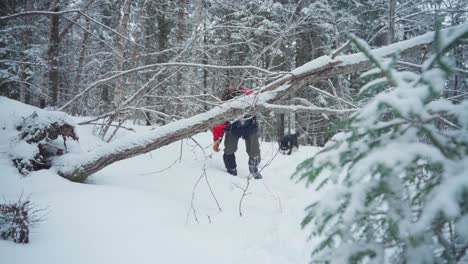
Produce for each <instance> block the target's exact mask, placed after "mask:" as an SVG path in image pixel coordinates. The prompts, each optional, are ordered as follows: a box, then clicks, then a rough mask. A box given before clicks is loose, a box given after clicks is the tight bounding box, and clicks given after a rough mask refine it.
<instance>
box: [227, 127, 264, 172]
mask: <svg viewBox="0 0 468 264" xmlns="http://www.w3.org/2000/svg"><path fill="white" fill-rule="evenodd" d="M239 138H240V136H237V135H235V134H233V133H230V132H228V133H226V135H225V136H224V155H223V160H224V165H225V166H226V169H228V170H229V169H235V168H236V167H237V164H236V156H235V154H234V153H235V152H236V150H237V144H238V143H239ZM245 148H246V150H247V154H248V155H249V171H250V172H258V164H260V160H261V156H260V144H259V142H258V134H257V132H255V133H253V134H251V135H250V136H248V137H247V138H245Z"/></svg>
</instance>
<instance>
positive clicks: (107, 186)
mask: <svg viewBox="0 0 468 264" xmlns="http://www.w3.org/2000/svg"><path fill="white" fill-rule="evenodd" d="M33 110H34V109H33V108H32V107H28V106H24V105H21V104H19V103H16V102H13V101H11V100H8V99H5V98H3V97H0V112H1V113H0V195H1V196H2V197H4V199H5V200H16V199H17V198H18V197H19V195H20V194H21V193H24V194H25V195H30V199H31V200H32V201H33V202H34V203H35V204H37V205H39V206H41V207H47V215H46V220H45V221H43V222H41V223H40V224H39V225H37V226H36V227H35V228H34V229H33V232H34V233H33V234H32V236H31V242H30V243H29V244H26V245H20V244H14V243H13V242H12V241H3V240H0V256H1V259H2V263H8V264H10V263H11V264H13V263H47V264H50V263H113V264H118V263H184V264H185V263H204V264H211V263H216V264H219V263H255V264H259V263H280V264H286V263H307V262H308V261H309V260H310V252H311V250H312V248H311V242H307V237H308V235H309V233H308V231H304V230H301V228H300V222H301V220H302V218H303V216H304V211H303V210H304V208H305V207H306V206H307V205H308V204H309V202H310V201H311V198H312V197H313V195H314V192H313V191H312V190H309V189H306V188H305V187H304V184H303V183H299V184H295V183H294V181H292V180H291V179H290V176H291V174H292V173H293V172H294V170H295V167H296V166H297V164H298V163H299V162H301V161H302V160H304V159H305V158H308V157H310V156H311V155H313V154H314V153H315V152H316V151H317V149H315V148H312V147H303V146H301V148H300V149H299V150H298V151H295V152H293V154H292V155H291V156H285V155H282V154H277V144H272V143H262V146H261V148H262V156H263V161H262V164H261V167H263V166H265V167H264V168H263V170H262V174H263V176H264V179H263V180H251V181H250V186H249V188H248V196H246V197H245V198H244V200H243V204H242V213H243V216H242V217H240V216H239V202H240V199H241V197H242V193H243V191H242V190H241V188H243V187H245V185H246V183H247V179H246V177H247V176H248V167H247V155H246V152H245V146H244V145H243V141H240V144H239V150H238V151H237V157H238V170H239V174H240V175H239V176H238V177H233V176H230V175H229V174H227V173H226V172H225V171H224V166H223V163H222V154H221V153H213V152H212V151H211V147H210V144H211V140H212V139H211V138H212V137H211V134H210V133H202V134H199V135H197V136H195V137H194V139H195V140H196V141H197V142H198V144H200V145H201V146H202V147H203V148H204V149H203V150H201V148H200V147H199V146H198V145H197V144H196V143H195V142H194V141H192V140H183V141H182V142H176V143H174V144H171V145H169V146H166V147H163V148H161V149H158V150H155V151H153V152H151V153H148V154H145V155H141V156H137V157H135V158H132V159H128V160H124V161H121V162H117V163H115V164H113V165H111V166H109V167H107V168H105V169H104V170H102V171H99V172H98V173H96V174H95V175H93V176H92V177H90V178H89V179H88V181H87V183H88V184H78V183H72V182H69V181H67V180H65V179H63V178H61V177H59V176H57V175H56V174H55V173H53V172H52V171H48V170H43V171H38V172H34V173H31V174H29V175H28V176H27V177H23V176H21V175H20V174H18V172H17V170H16V169H15V168H13V167H12V165H11V161H10V158H9V157H8V156H7V153H9V152H10V150H11V148H14V147H15V146H14V144H15V143H14V139H13V137H14V134H12V132H13V130H11V125H12V122H13V121H14V120H19V116H25V115H27V114H28V113H31V111H33ZM135 129H136V131H137V132H129V131H122V133H121V134H120V135H119V137H118V138H117V139H116V140H119V138H122V137H124V136H137V135H138V132H142V131H144V130H146V129H148V128H147V127H138V126H137V127H135ZM78 133H79V136H80V142H79V143H71V142H69V143H68V144H69V148H70V149H71V150H72V151H76V150H80V151H83V150H84V151H85V152H86V151H88V150H93V149H95V148H97V147H99V146H100V145H103V144H105V143H103V142H102V141H100V140H99V139H98V138H97V137H95V136H93V135H92V127H90V126H87V127H78ZM179 160H180V162H179ZM171 165H172V166H171ZM203 168H206V176H207V179H208V181H209V184H210V186H211V189H212V190H213V193H214V195H215V197H216V200H217V201H218V202H219V205H220V207H221V209H222V210H221V211H219V209H218V206H217V203H216V200H215V199H214V198H213V196H212V194H211V192H210V190H209V188H208V184H207V181H206V179H205V178H204V177H202V178H201V180H200V181H199V179H200V177H201V176H202V175H203V174H202V173H203ZM197 181H199V183H198V185H197V184H196V183H197ZM194 186H196V190H195V192H194V191H193V190H194ZM192 195H193V197H194V198H193V207H194V209H195V212H196V217H195V216H194V211H193V210H190V205H191V201H192ZM197 221H198V222H197Z"/></svg>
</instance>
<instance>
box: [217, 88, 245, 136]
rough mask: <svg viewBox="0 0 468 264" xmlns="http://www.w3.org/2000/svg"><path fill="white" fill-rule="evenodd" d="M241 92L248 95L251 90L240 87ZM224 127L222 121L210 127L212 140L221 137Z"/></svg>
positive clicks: (224, 124)
mask: <svg viewBox="0 0 468 264" xmlns="http://www.w3.org/2000/svg"><path fill="white" fill-rule="evenodd" d="M242 93H244V94H245V95H250V94H252V93H253V92H252V91H250V90H247V89H242ZM225 128H226V122H223V123H221V124H219V125H216V126H214V127H213V128H212V130H211V132H212V133H213V140H214V141H216V140H218V139H220V138H222V137H223V135H224V129H225Z"/></svg>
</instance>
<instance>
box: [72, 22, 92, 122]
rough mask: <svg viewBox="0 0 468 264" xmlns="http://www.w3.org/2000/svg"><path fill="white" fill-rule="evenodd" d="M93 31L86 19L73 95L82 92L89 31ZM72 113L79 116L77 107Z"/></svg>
mask: <svg viewBox="0 0 468 264" xmlns="http://www.w3.org/2000/svg"><path fill="white" fill-rule="evenodd" d="M90 30H91V25H90V21H89V19H86V30H85V31H84V32H83V42H82V43H81V48H80V57H79V59H78V66H77V68H76V75H75V80H73V94H78V93H79V92H80V91H79V90H80V88H79V86H80V81H81V72H82V71H83V65H84V61H85V57H86V49H87V48H88V44H89V31H90ZM72 113H75V114H78V108H77V106H76V103H75V106H74V108H73V109H72Z"/></svg>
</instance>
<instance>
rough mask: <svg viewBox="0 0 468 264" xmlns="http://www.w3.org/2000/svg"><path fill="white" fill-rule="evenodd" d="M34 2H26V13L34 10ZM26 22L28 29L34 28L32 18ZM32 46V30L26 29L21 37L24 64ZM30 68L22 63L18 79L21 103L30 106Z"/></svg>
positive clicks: (28, 18) (26, 19)
mask: <svg viewBox="0 0 468 264" xmlns="http://www.w3.org/2000/svg"><path fill="white" fill-rule="evenodd" d="M32 8H33V7H32V0H27V1H26V10H25V11H26V12H28V11H31V10H32ZM24 21H25V22H26V27H30V26H32V24H31V17H30V16H27V17H26V18H25V20H24ZM30 45H31V30H30V29H26V30H24V31H23V33H22V37H21V47H22V57H23V59H22V60H23V62H26V61H27V58H26V57H27V54H26V50H27V49H29V47H30ZM28 69H29V67H28V66H27V64H26V63H21V64H20V65H19V72H18V78H19V80H20V83H19V88H20V102H22V103H26V104H29V101H30V91H29V90H30V88H29V84H27V79H28V73H27V71H28Z"/></svg>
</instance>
